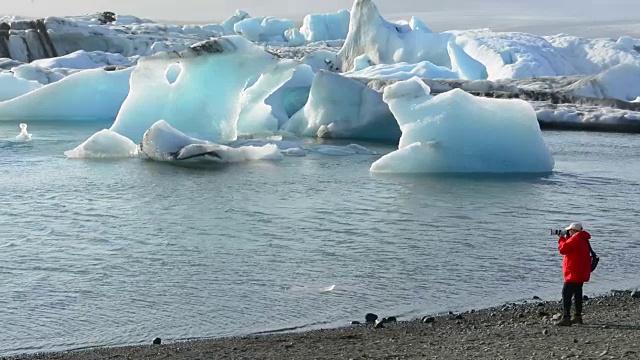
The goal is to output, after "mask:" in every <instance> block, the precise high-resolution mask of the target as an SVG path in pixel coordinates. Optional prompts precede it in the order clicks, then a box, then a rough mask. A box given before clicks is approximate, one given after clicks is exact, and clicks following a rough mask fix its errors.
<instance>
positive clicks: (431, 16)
mask: <svg viewBox="0 0 640 360" xmlns="http://www.w3.org/2000/svg"><path fill="white" fill-rule="evenodd" d="M352 3H353V0H233V1H228V0H172V1H169V0H4V1H3V4H2V6H0V15H21V16H26V17H46V16H69V15H85V14H88V13H94V12H102V11H113V12H115V13H117V14H123V15H135V16H138V17H141V18H150V19H153V20H157V21H170V22H180V23H216V22H220V21H222V20H224V19H226V18H227V17H228V16H229V15H231V14H233V13H234V12H235V10H236V9H243V10H246V11H248V12H249V14H250V15H251V16H278V17H288V18H291V19H294V20H298V21H300V20H302V18H303V17H304V15H306V14H309V13H317V12H333V11H337V10H339V9H351V5H352ZM375 3H376V4H377V5H378V8H379V9H380V11H381V12H382V14H383V15H384V16H385V17H386V18H388V19H391V20H398V19H407V20H408V19H409V18H410V16H411V15H417V16H418V17H420V18H421V19H422V20H424V21H425V22H426V23H427V25H428V26H430V27H431V28H432V29H433V30H435V31H444V30H453V29H469V28H481V27H482V28H484V27H487V28H492V29H493V30H496V31H525V32H533V33H537V34H540V35H548V34H556V33H558V32H565V33H569V34H572V35H580V36H620V35H635V36H640V0H377V1H375Z"/></svg>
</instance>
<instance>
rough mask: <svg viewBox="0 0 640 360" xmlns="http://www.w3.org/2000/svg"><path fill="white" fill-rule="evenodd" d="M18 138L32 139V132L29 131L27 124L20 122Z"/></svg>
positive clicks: (23, 139)
mask: <svg viewBox="0 0 640 360" xmlns="http://www.w3.org/2000/svg"><path fill="white" fill-rule="evenodd" d="M16 140H22V141H28V140H31V134H29V133H28V132H27V124H20V134H18V136H16Z"/></svg>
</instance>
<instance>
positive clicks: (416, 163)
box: [371, 78, 554, 173]
mask: <svg viewBox="0 0 640 360" xmlns="http://www.w3.org/2000/svg"><path fill="white" fill-rule="evenodd" d="M429 93H430V89H429V87H428V86H427V85H425V84H424V83H423V82H422V81H421V80H420V79H418V78H413V79H411V80H407V81H402V82H398V83H396V84H393V85H391V86H388V87H387V88H385V91H384V101H385V102H387V103H388V104H389V107H390V109H391V111H392V112H393V114H394V115H395V117H396V119H397V120H398V124H399V125H400V129H401V130H402V137H401V138H400V143H399V145H398V150H397V151H394V152H392V153H390V154H387V155H385V156H383V157H382V158H380V159H379V160H378V161H376V162H375V163H373V165H372V166H371V171H372V172H385V173H547V172H551V171H552V170H553V166H554V160H553V157H552V156H551V153H550V151H549V149H548V148H547V146H546V144H545V142H544V140H543V138H542V133H541V131H540V126H539V125H538V122H537V120H536V114H535V112H534V110H533V108H532V107H531V106H530V105H529V104H527V103H526V102H524V101H521V100H502V99H487V98H479V97H474V96H472V95H470V94H468V93H466V92H464V91H462V90H458V89H455V90H451V91H449V92H447V93H444V94H440V95H438V96H435V97H434V96H431V95H430V94H429Z"/></svg>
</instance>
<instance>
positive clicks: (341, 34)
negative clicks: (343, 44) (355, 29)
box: [300, 10, 351, 43]
mask: <svg viewBox="0 0 640 360" xmlns="http://www.w3.org/2000/svg"><path fill="white" fill-rule="evenodd" d="M350 16H351V14H350V13H349V11H348V10H340V11H338V12H335V13H329V14H309V15H307V16H305V17H304V19H303V20H302V27H301V28H300V32H301V33H302V34H303V35H304V37H305V38H306V39H307V41H308V42H310V43H313V42H316V41H330V40H339V39H346V37H347V33H348V32H349V18H350Z"/></svg>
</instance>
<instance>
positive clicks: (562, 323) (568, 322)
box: [556, 318, 573, 326]
mask: <svg viewBox="0 0 640 360" xmlns="http://www.w3.org/2000/svg"><path fill="white" fill-rule="evenodd" d="M571 325H573V323H572V322H571V319H569V318H563V319H562V320H560V321H558V322H557V323H556V326H571Z"/></svg>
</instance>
